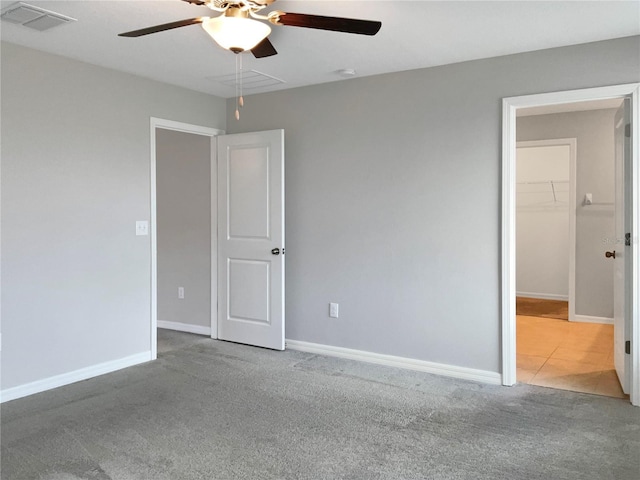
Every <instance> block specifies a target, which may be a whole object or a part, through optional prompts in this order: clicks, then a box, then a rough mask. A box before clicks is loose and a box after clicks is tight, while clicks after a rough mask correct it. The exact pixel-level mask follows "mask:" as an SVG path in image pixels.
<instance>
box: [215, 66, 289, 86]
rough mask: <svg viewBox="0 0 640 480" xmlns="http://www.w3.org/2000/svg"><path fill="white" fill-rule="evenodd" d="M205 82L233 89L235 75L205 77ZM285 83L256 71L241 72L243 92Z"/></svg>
mask: <svg viewBox="0 0 640 480" xmlns="http://www.w3.org/2000/svg"><path fill="white" fill-rule="evenodd" d="M206 78H207V80H211V81H214V82H218V83H222V84H223V85H227V86H229V87H235V85H236V74H235V73H230V74H228V75H220V76H218V77H206ZM281 83H285V81H284V80H280V79H279V78H276V77H272V76H271V75H267V74H266V73H262V72H258V71H257V70H249V71H248V72H242V88H243V89H244V90H255V89H256V88H265V87H272V86H273V85H280V84H281Z"/></svg>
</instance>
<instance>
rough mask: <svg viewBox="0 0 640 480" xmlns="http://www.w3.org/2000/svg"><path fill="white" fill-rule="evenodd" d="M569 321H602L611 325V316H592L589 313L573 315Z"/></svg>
mask: <svg viewBox="0 0 640 480" xmlns="http://www.w3.org/2000/svg"><path fill="white" fill-rule="evenodd" d="M569 321H570V322H579V323H603V324H605V325H613V318H609V317H592V316H591V315H574V316H573V318H572V319H569Z"/></svg>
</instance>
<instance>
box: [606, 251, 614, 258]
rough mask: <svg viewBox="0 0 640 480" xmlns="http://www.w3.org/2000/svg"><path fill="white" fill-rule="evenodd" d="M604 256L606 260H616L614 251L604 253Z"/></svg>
mask: <svg viewBox="0 0 640 480" xmlns="http://www.w3.org/2000/svg"><path fill="white" fill-rule="evenodd" d="M604 256H605V257H607V258H616V251H615V250H614V251H613V252H604Z"/></svg>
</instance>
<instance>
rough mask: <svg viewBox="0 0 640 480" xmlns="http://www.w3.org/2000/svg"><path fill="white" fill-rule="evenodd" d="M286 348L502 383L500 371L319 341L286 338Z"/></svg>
mask: <svg viewBox="0 0 640 480" xmlns="http://www.w3.org/2000/svg"><path fill="white" fill-rule="evenodd" d="M285 345H286V348H290V349H291V350H299V351H301V352H309V353H317V354H320V355H327V356H330V357H338V358H347V359H349V360H357V361H360V362H367V363H375V364H377V365H385V366H388V367H396V368H404V369H407V370H416V371H418V372H425V373H432V374H434V375H441V376H444V377H451V378H459V379H462V380H472V381H474V382H481V383H489V384H491V385H500V383H501V380H502V377H501V375H500V374H499V373H496V372H488V371H486V370H476V369H473V368H466V367H458V366H456V365H445V364H442V363H434V362H427V361H424V360H416V359H413V358H406V357H396V356H393V355H383V354H381V353H373V352H365V351H362V350H353V349H350V348H342V347H333V346H331V345H321V344H318V343H310V342H301V341H299V340H285Z"/></svg>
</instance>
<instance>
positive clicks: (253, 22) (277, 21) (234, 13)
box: [119, 0, 382, 58]
mask: <svg viewBox="0 0 640 480" xmlns="http://www.w3.org/2000/svg"><path fill="white" fill-rule="evenodd" d="M182 1H183V2H187V3H191V4H193V5H200V6H206V7H208V8H210V9H211V10H213V11H215V12H220V13H221V15H218V16H215V17H196V18H188V19H186V20H179V21H177V22H171V23H165V24H162V25H156V26H153V27H147V28H142V29H140V30H133V31H131V32H125V33H121V34H119V36H121V37H141V36H143V35H149V34H151V33H157V32H162V31H165V30H171V29H173V28H180V27H186V26H189V25H196V24H202V27H203V28H204V29H205V31H206V32H207V33H208V34H209V35H211V37H212V38H213V39H214V40H215V41H216V43H218V45H220V46H221V47H222V48H225V49H227V50H230V51H232V52H234V53H241V52H245V51H247V50H250V51H251V53H253V55H254V56H255V57H256V58H263V57H270V56H272V55H276V54H277V53H278V52H277V51H276V49H275V48H274V46H273V44H272V43H271V42H270V41H269V39H268V38H267V37H268V36H269V34H270V33H271V27H269V25H268V24H267V23H265V21H266V22H269V23H271V24H272V25H278V26H280V25H286V26H291V27H305V28H315V29H319V30H331V31H335V32H345V33H355V34H359V35H375V34H376V33H378V31H379V30H380V27H381V26H382V22H377V21H371V20H359V19H354V18H341V17H325V16H320V15H307V14H303V13H287V12H281V11H279V10H274V11H272V12H269V13H267V14H266V15H263V14H260V12H261V11H262V10H264V9H265V8H266V7H268V6H269V5H271V4H272V3H274V2H275V1H276V0H182Z"/></svg>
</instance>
